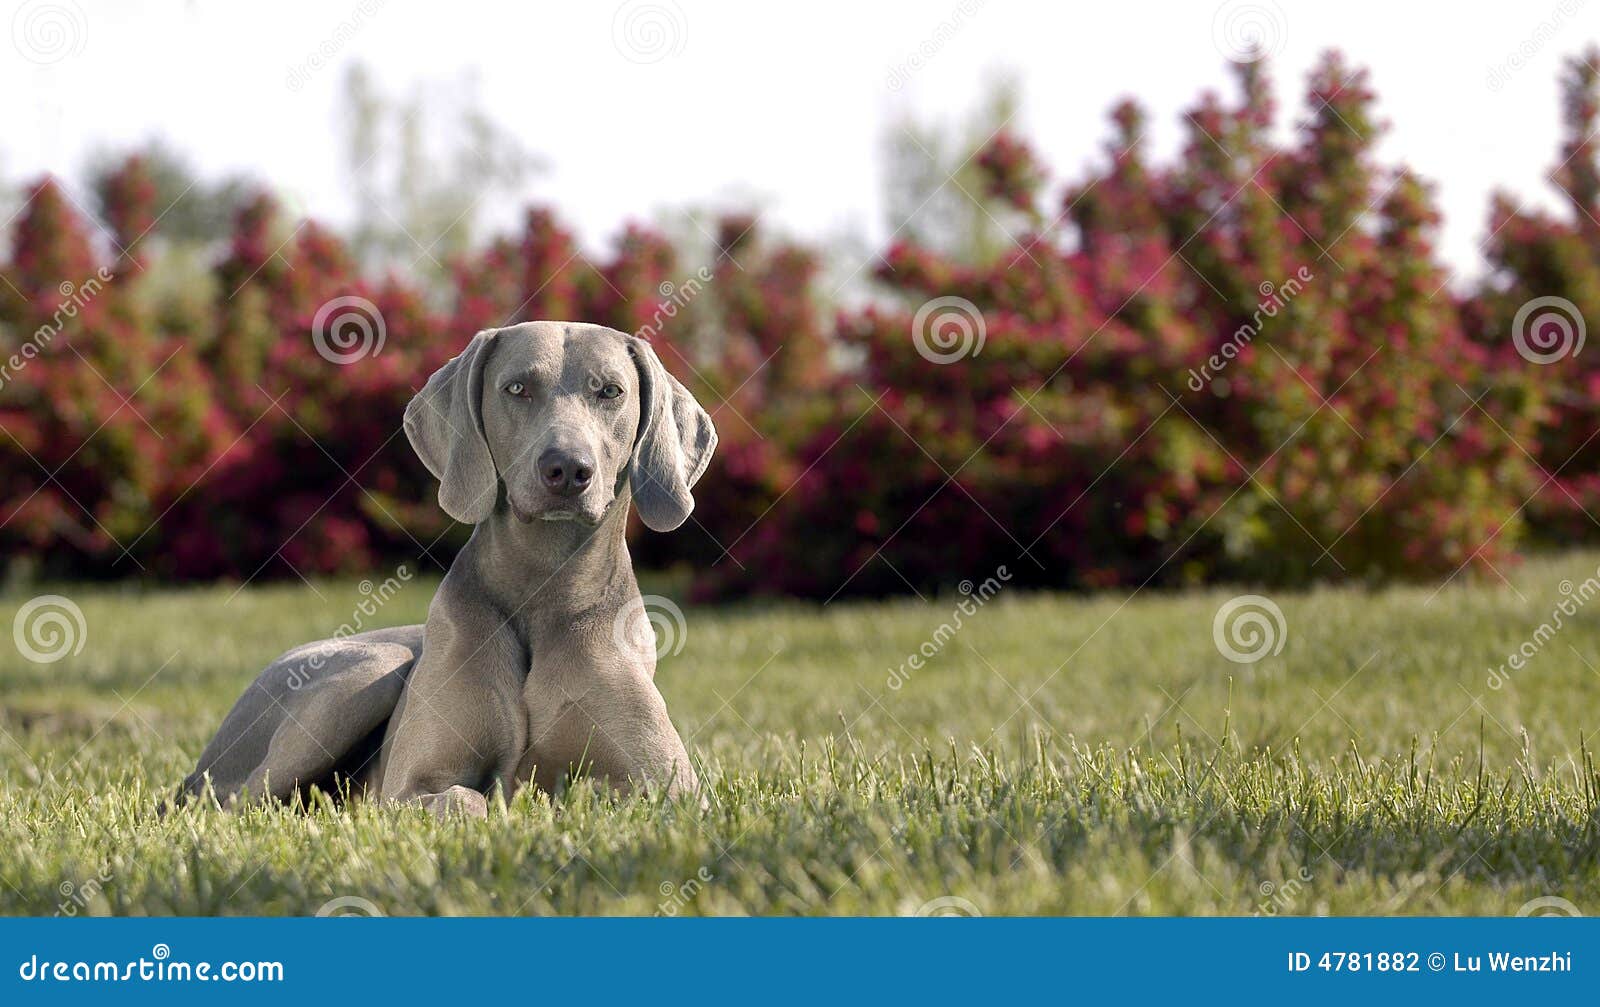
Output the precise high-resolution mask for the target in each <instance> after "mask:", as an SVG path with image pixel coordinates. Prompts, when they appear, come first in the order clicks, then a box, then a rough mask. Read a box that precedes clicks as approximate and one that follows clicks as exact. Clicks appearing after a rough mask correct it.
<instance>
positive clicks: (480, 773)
mask: <svg viewBox="0 0 1600 1007" xmlns="http://www.w3.org/2000/svg"><path fill="white" fill-rule="evenodd" d="M448 587H449V585H448V584H446V585H444V586H441V588H440V593H439V595H438V596H436V597H435V599H434V605H433V609H432V610H431V611H430V612H429V616H428V623H427V629H426V631H425V634H424V638H423V639H424V642H423V648H422V657H421V658H420V659H419V660H418V663H417V668H416V670H415V671H414V672H413V673H412V676H411V680H410V681H409V682H408V683H407V685H406V691H405V694H404V695H403V696H402V697H401V700H400V706H399V708H398V709H397V710H396V712H395V715H394V718H393V719H392V720H391V721H390V723H389V732H388V736H387V737H386V738H385V739H384V746H383V749H384V750H383V763H382V766H381V771H380V774H379V778H380V780H381V781H382V782H381V793H382V795H383V797H384V798H385V799H388V800H395V801H408V802H413V803H417V804H421V805H422V806H423V807H426V808H428V809H429V810H431V811H433V812H434V813H435V814H438V815H441V816H444V815H451V814H466V815H471V816H473V817H478V818H482V817H485V816H486V815H487V813H488V802H487V801H486V799H485V797H484V794H483V792H482V789H483V788H484V787H486V786H487V785H488V784H489V783H490V781H491V780H492V779H493V778H494V777H495V775H496V774H497V772H499V771H500V770H501V767H502V765H503V763H504V762H505V760H506V758H507V755H508V753H516V752H520V751H521V750H522V747H523V737H522V735H523V734H524V733H525V728H524V727H523V723H522V721H521V719H520V717H519V714H520V710H521V707H520V705H519V702H518V698H519V697H518V692H517V683H516V673H515V667H516V662H517V661H519V660H520V659H521V658H520V655H521V648H520V647H519V645H517V643H516V641H515V638H514V637H512V636H511V635H510V634H509V633H508V632H507V631H506V629H505V627H504V626H503V625H502V626H500V627H498V628H497V627H496V626H495V625H494V623H493V621H492V620H491V619H489V618H479V617H478V615H479V613H476V612H463V610H462V606H460V605H459V604H456V605H451V604H450V603H449V597H448V595H447V593H446V592H447V590H448ZM441 601H444V602H445V604H442V605H441Z"/></svg>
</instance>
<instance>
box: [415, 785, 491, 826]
mask: <svg viewBox="0 0 1600 1007" xmlns="http://www.w3.org/2000/svg"><path fill="white" fill-rule="evenodd" d="M417 803H419V804H421V805H422V806H423V807H424V808H427V809H428V810H429V811H431V812H433V813H434V814H435V815H437V816H439V817H440V818H449V817H451V816H454V815H466V816H467V817H468V818H488V817H489V801H488V799H487V798H485V797H484V796H483V795H482V794H480V793H478V792H477V791H476V790H473V789H471V788H470V787H463V786H461V785H460V784H457V785H456V786H454V787H451V788H450V789H449V790H446V791H444V792H443V793H439V794H424V795H422V796H421V797H418V798H417Z"/></svg>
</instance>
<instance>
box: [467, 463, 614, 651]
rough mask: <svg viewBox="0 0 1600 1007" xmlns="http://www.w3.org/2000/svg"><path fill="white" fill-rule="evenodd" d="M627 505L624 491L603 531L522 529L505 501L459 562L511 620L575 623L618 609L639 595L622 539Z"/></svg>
mask: <svg viewBox="0 0 1600 1007" xmlns="http://www.w3.org/2000/svg"><path fill="white" fill-rule="evenodd" d="M630 503H631V497H630V495H629V493H628V492H627V490H626V489H624V490H623V492H622V493H620V494H618V495H617V497H616V499H615V500H613V501H612V503H611V505H610V506H609V507H608V508H606V512H605V515H604V516H603V517H602V518H601V519H600V522H599V523H598V524H594V525H588V524H583V523H581V522H577V521H538V520H535V521H532V522H529V523H527V524H524V523H522V522H521V521H518V520H517V519H516V517H515V516H513V515H512V513H511V509H510V508H509V507H508V506H506V505H505V503H504V501H503V500H502V501H501V504H500V505H499V506H497V507H496V508H495V509H494V512H493V513H492V514H490V515H489V517H488V518H487V519H486V520H484V521H483V522H482V523H480V524H479V525H478V526H477V527H476V528H474V529H473V532H472V538H471V539H470V540H469V541H468V542H467V545H466V548H465V549H464V550H463V552H462V558H463V559H465V560H467V561H469V562H470V563H471V564H472V567H473V569H474V570H476V571H477V572H478V574H479V579H480V580H481V584H480V587H481V588H482V589H483V590H484V591H486V592H487V593H488V594H489V595H490V596H491V597H492V598H494V600H495V602H496V603H497V604H499V605H501V606H502V607H503V608H504V609H505V610H506V612H507V613H508V614H520V615H521V616H522V617H524V618H534V617H537V618H546V617H548V618H554V619H570V618H573V617H578V616H582V615H585V614H587V613H592V612H593V611H594V610H595V609H598V608H602V607H610V606H620V605H622V604H624V603H626V602H627V601H628V600H629V599H630V598H631V597H632V596H633V595H636V594H638V593H639V587H638V582H637V581H635V580H634V577H633V561H632V559H631V557H630V556H629V555H628V544H627V540H626V537H625V533H626V531H627V526H628V509H629V504H630ZM458 562H459V561H458Z"/></svg>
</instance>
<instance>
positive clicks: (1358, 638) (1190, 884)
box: [0, 553, 1600, 915]
mask: <svg viewBox="0 0 1600 1007" xmlns="http://www.w3.org/2000/svg"><path fill="white" fill-rule="evenodd" d="M1597 565H1600V554H1594V553H1587V554H1585V553H1577V554H1571V555H1567V556H1563V557H1558V558H1544V559H1537V560H1532V561H1529V562H1528V563H1526V564H1524V565H1522V566H1521V567H1519V568H1517V569H1516V570H1513V571H1507V574H1508V576H1509V578H1510V582H1509V584H1506V583H1501V582H1499V581H1494V582H1492V583H1476V584H1470V585H1469V584H1465V583H1463V582H1462V581H1460V580H1458V581H1457V582H1456V583H1454V584H1452V585H1450V586H1447V587H1445V588H1444V589H1442V590H1440V591H1438V592H1437V593H1436V592H1435V591H1434V589H1432V588H1417V587H1408V588H1395V589H1387V590H1383V591H1378V592H1366V591H1362V590H1359V589H1338V590H1333V589H1325V590H1316V591H1312V592H1309V593H1287V592H1285V593H1275V594H1274V595H1273V600H1274V601H1275V602H1276V603H1277V604H1278V605H1279V606H1280V607H1281V609H1282V612H1283V613H1284V618H1285V624H1286V626H1287V631H1286V634H1285V636H1284V639H1283V647H1282V651H1281V653H1279V654H1277V655H1275V656H1267V657H1265V658H1263V659H1262V660H1260V661H1259V662H1257V663H1254V664H1236V663H1233V662H1231V661H1229V660H1227V659H1225V658H1224V657H1223V656H1221V655H1220V654H1219V650H1218V648H1217V646H1216V644H1215V642H1214V640H1213V626H1212V622H1213V616H1214V615H1215V614H1216V612H1217V611H1218V609H1219V607H1220V606H1221V605H1223V603H1224V602H1226V601H1227V600H1228V599H1229V598H1231V597H1232V596H1233V595H1235V594H1237V593H1238V592H1237V591H1234V590H1215V591H1209V592H1198V593H1188V594H1181V595H1158V594H1154V593H1142V594H1139V595H1138V596H1136V597H1134V598H1133V599H1132V600H1128V598H1127V597H1126V595H1125V594H1120V593H1107V594H1104V595H1095V596H1087V597H1084V596H1063V595H1029V594H1025V593H1023V592H1012V591H1003V592H1002V593H1001V594H1000V596H999V597H997V598H995V599H994V600H993V601H991V602H989V603H988V604H987V605H985V606H984V607H982V608H981V609H980V610H979V611H977V612H976V614H974V615H972V616H970V617H965V618H964V624H963V625H962V627H961V628H960V629H959V631H957V632H955V633H954V635H953V636H950V637H949V638H948V639H944V642H943V644H942V647H941V648H939V649H938V652H937V654H936V656H934V657H932V658H931V659H930V660H928V662H927V664H926V666H925V667H924V668H922V669H920V670H916V669H911V670H909V676H908V677H905V678H903V679H902V680H900V681H899V682H898V685H899V687H898V688H891V687H890V678H891V675H892V673H893V672H894V671H895V669H898V668H899V667H900V666H901V663H902V662H903V661H905V659H906V657H907V656H908V655H910V654H912V653H914V652H916V651H917V650H918V649H919V648H921V647H922V646H923V644H924V643H925V642H928V641H930V640H933V639H934V638H935V636H936V634H937V631H938V627H939V626H940V624H941V623H945V622H947V621H950V619H951V614H952V612H953V610H954V607H955V604H956V602H957V600H958V599H957V598H955V597H951V598H945V599H938V600H934V601H932V602H930V603H926V604H924V603H922V602H917V601H909V602H905V601H895V602H886V603H860V604H855V603H852V604H834V605H831V606H829V607H827V608H825V609H818V608H815V607H803V606H798V605H794V606H777V607H755V606H749V607H735V608H732V609H717V610H712V609H704V610H703V609H690V610H689V611H688V613H687V633H686V637H685V640H684V647H683V650H682V652H681V653H679V654H677V655H673V656H668V657H666V658H665V659H664V660H663V661H662V663H661V668H660V672H659V674H658V677H657V681H658V683H659V685H660V686H661V688H662V691H663V693H664V694H665V695H666V697H667V701H668V704H669V707H670V708H671V710H672V713H673V716H674V720H675V722H676V723H677V724H678V727H679V729H680V731H681V732H682V734H683V736H684V738H685V741H686V742H687V744H688V747H689V749H690V751H691V753H692V754H693V756H694V757H695V758H696V759H697V760H698V761H699V762H700V763H701V764H702V766H703V776H704V777H705V779H706V780H707V782H708V783H709V785H710V807H709V809H708V810H705V811H703V812H702V811H700V810H694V809H690V808H687V807H674V806H664V805H661V804H658V803H652V802H650V801H648V800H643V799H639V800H624V801H609V800H602V799H599V798H597V797H596V796H594V794H593V793H592V792H589V791H586V790H583V789H582V788H578V789H575V790H573V791H571V792H569V793H568V794H567V795H565V796H563V797H561V798H558V799H554V800H552V799H551V798H549V797H546V796H542V795H532V794H523V795H519V796H518V798H517V799H515V800H514V801H512V802H511V803H510V805H509V806H507V807H504V808H496V809H493V810H492V811H491V816H490V818H489V820H488V821H487V822H477V821H467V820H454V821H443V822H440V821H435V820H433V819H431V818H429V817H428V816H427V815H426V814H425V813H422V812H420V811H418V810H415V809H410V808H395V807H382V806H372V805H367V806H355V807H352V808H348V809H345V810H342V811H341V810H334V809H331V808H327V807H317V808H313V809H312V810H311V811H310V812H309V813H297V812H294V811H291V810H288V809H281V808H275V809H269V810H256V811H251V812H248V813H245V814H240V815H233V814H227V813H223V812H220V811H216V810H207V809H197V810H193V811H189V812H186V813H183V814H179V815H176V816H173V817H169V818H166V819H162V818H159V817H157V816H156V814H155V813H154V806H155V804H156V801H157V800H158V798H159V797H160V796H161V795H163V794H165V793H166V792H167V791H168V790H169V788H171V787H172V786H173V785H174V784H175V783H176V782H177V780H178V779H179V778H180V777H181V776H182V775H183V773H185V772H186V771H187V770H188V769H189V768H190V767H191V765H192V763H193V759H194V757H195V755H196V754H197V753H198V751H199V749H200V747H201V746H202V745H203V744H204V743H205V741H206V740H207V738H208V737H209V735H210V733H211V732H212V730H214V728H215V727H216V725H217V723H218V721H219V720H220V718H221V716H222V714H223V713H224V712H225V711H226V710H227V708H228V707H229V706H230V705H231V703H232V702H233V700H234V699H235V697H236V696H237V695H238V693H239V692H240V690H241V689H242V687H243V686H244V685H245V684H246V683H247V682H248V681H249V680H250V678H251V677H252V676H253V675H254V674H255V672H256V671H257V670H258V669H259V667H260V666H261V665H262V664H263V663H265V662H266V661H267V660H268V659H270V658H271V657H273V656H274V655H275V654H277V653H278V652H279V651H281V650H283V649H284V648H286V647H287V646H289V645H291V644H294V643H297V642H301V641H303V640H307V639H311V638H315V637H320V636H326V635H329V634H331V633H332V632H333V631H334V630H335V629H336V628H337V627H338V626H339V625H340V624H341V623H343V622H345V621H347V620H349V619H350V618H351V617H352V615H353V614H354V611H355V607H356V605H357V604H358V603H359V602H360V601H361V600H362V598H363V595H362V594H360V593H359V591H358V589H357V586H356V585H355V584H354V583H352V582H319V583H318V584H316V585H315V588H314V591H313V589H308V588H307V587H305V586H301V585H296V586H293V587H266V588H250V589H248V590H246V591H243V592H241V593H239V594H238V595H237V596H236V597H234V596H233V590H232V589H231V588H224V587H217V588H208V589H197V590H159V591H135V590H128V589H121V588H117V587H104V586H87V585H65V586H61V585H58V586H56V587H54V588H52V589H51V590H54V591H57V592H59V593H62V594H66V595H69V596H70V597H71V598H72V599H73V600H74V602H76V603H77V604H78V605H79V606H80V608H81V610H82V612H83V615H84V619H85V624H86V626H87V633H86V636H85V639H84V646H83V649H82V651H81V652H80V653H78V654H76V655H71V656H68V657H66V658H64V659H62V660H60V661H57V662H55V663H50V664H37V663H32V662H29V661H27V660H24V659H23V658H22V657H20V656H19V654H18V652H17V650H16V649H15V648H13V647H12V646H11V645H10V643H11V641H9V640H5V641H3V642H4V644H5V645H4V647H3V648H0V849H3V850H4V851H5V852H4V855H3V856H0V911H3V912H7V913H35V914H46V915H48V914H52V913H56V912H58V911H65V912H70V913H75V914H103V913H111V914H123V913H135V914H144V913H150V914H161V913H183V914H213V913H222V914H282V913H291V914H308V913H313V912H316V911H317V910H318V908H319V907H321V906H323V905H324V904H325V903H327V902H328V901H329V900H331V899H334V898H338V897H346V896H352V897H356V898H360V899H365V900H367V901H368V902H370V903H371V904H372V905H374V906H376V907H377V908H378V909H380V910H381V911H383V912H385V913H387V914H390V915H398V914H414V913H426V914H433V913H474V914H476V913H491V914H499V913H510V914H517V913H523V914H551V913H581V914H590V913H611V914H618V913H621V914H633V913H643V914H650V913H656V912H663V913H669V914H683V915H687V914H702V913H761V914H770V913H782V914H789V913H816V914H858V913H868V914H881V913H915V912H917V911H919V909H923V908H924V907H926V906H928V904H929V903H930V902H933V901H934V900H939V899H944V900H946V901H944V902H938V903H935V908H937V907H939V906H950V905H954V906H958V907H961V909H962V910H964V911H974V910H975V911H980V912H983V913H986V914H991V915H992V914H1015V913H1025V914H1056V913H1071V914H1113V913H1181V914H1217V913H1224V914H1250V913H1255V912H1270V913H1280V914H1314V913H1335V914H1389V913H1441V914H1456V913H1470V914H1489V915H1504V914H1510V913H1515V912H1517V911H1518V908H1519V907H1520V906H1522V905H1524V904H1525V903H1527V902H1528V901H1529V900H1532V899H1535V898H1539V897H1543V896H1559V897H1561V898H1564V899H1567V900H1569V901H1570V902H1572V903H1575V904H1576V905H1577V906H1578V907H1579V908H1582V909H1587V910H1589V911H1591V912H1600V866H1597V856H1596V854H1597V850H1600V827H1597V826H1600V819H1597V810H1596V809H1597V800H1600V779H1597V777H1596V775H1595V772H1594V769H1593V766H1592V764H1591V761H1590V757H1589V754H1588V752H1587V750H1588V748H1589V747H1590V746H1591V745H1592V741H1586V739H1592V736H1593V735H1594V734H1595V732H1596V730H1597V728H1600V704H1597V703H1596V702H1595V701H1594V697H1595V696H1596V695H1597V693H1600V670H1597V669H1600V635H1597V633H1596V627H1597V626H1600V602H1597V603H1596V604H1595V607H1594V611H1593V612H1589V611H1586V610H1581V609H1580V610H1579V611H1578V613H1577V615H1576V616H1575V617H1573V618H1566V619H1565V620H1564V621H1565V623H1566V624H1565V625H1564V626H1563V628H1561V629H1560V630H1559V631H1558V632H1557V633H1556V635H1555V636H1554V637H1553V638H1550V639H1547V640H1543V641H1541V642H1540V643H1539V645H1538V653H1537V655H1536V656H1535V657H1533V658H1532V659H1531V660H1530V661H1529V662H1528V664H1527V667H1525V668H1523V669H1522V670H1520V671H1516V672H1514V673H1513V675H1512V677H1511V680H1510V681H1509V682H1508V683H1506V684H1504V685H1503V686H1502V687H1501V688H1498V689H1494V688H1490V686H1489V684H1488V677H1489V671H1490V669H1491V668H1499V667H1500V665H1501V664H1502V663H1503V662H1504V661H1505V660H1506V658H1507V655H1508V654H1510V653H1511V652H1512V651H1513V650H1515V649H1516V648H1518V647H1519V646H1520V645H1521V644H1522V643H1523V642H1524V641H1526V640H1530V639H1531V638H1532V637H1533V635H1534V633H1535V631H1536V629H1537V628H1538V626H1539V625H1540V623H1541V622H1546V621H1549V620H1550V616H1551V612H1552V609H1553V608H1554V606H1555V605H1556V603H1557V602H1559V601H1560V600H1561V599H1562V598H1563V597H1565V595H1563V594H1562V593H1561V587H1560V585H1561V584H1562V582H1563V581H1573V582H1579V583H1581V582H1582V581H1583V579H1584V578H1586V577H1589V576H1592V575H1594V573H1595V569H1596V567H1597ZM432 589H433V584H432V583H431V582H425V581H422V580H420V579H419V580H415V581H413V582H411V583H410V584H408V585H407V586H406V587H405V588H404V589H403V590H402V591H401V593H400V594H399V595H398V596H397V597H395V598H394V599H393V600H391V601H390V602H388V604H387V605H386V606H385V607H383V609H382V610H381V611H380V613H379V615H378V621H381V622H384V623H389V622H394V623H399V622H412V621H417V620H420V619H421V618H422V617H423V614H424V612H425V610H426V607H427V604H428V601H429V598H430V597H431V595H432ZM314 592H315V593H314ZM34 593H35V592H33V591H29V592H26V593H16V592H13V593H11V594H7V595H5V596H3V597H0V624H3V625H6V626H10V625H11V624H12V621H13V618H14V615H15V613H16V612H17V610H18V608H19V607H20V606H22V605H23V604H24V603H25V602H26V601H27V600H28V599H29V598H30V597H31V596H32V595H33V594H34ZM941 639H943V637H942V636H941ZM957 900H959V901H957Z"/></svg>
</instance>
